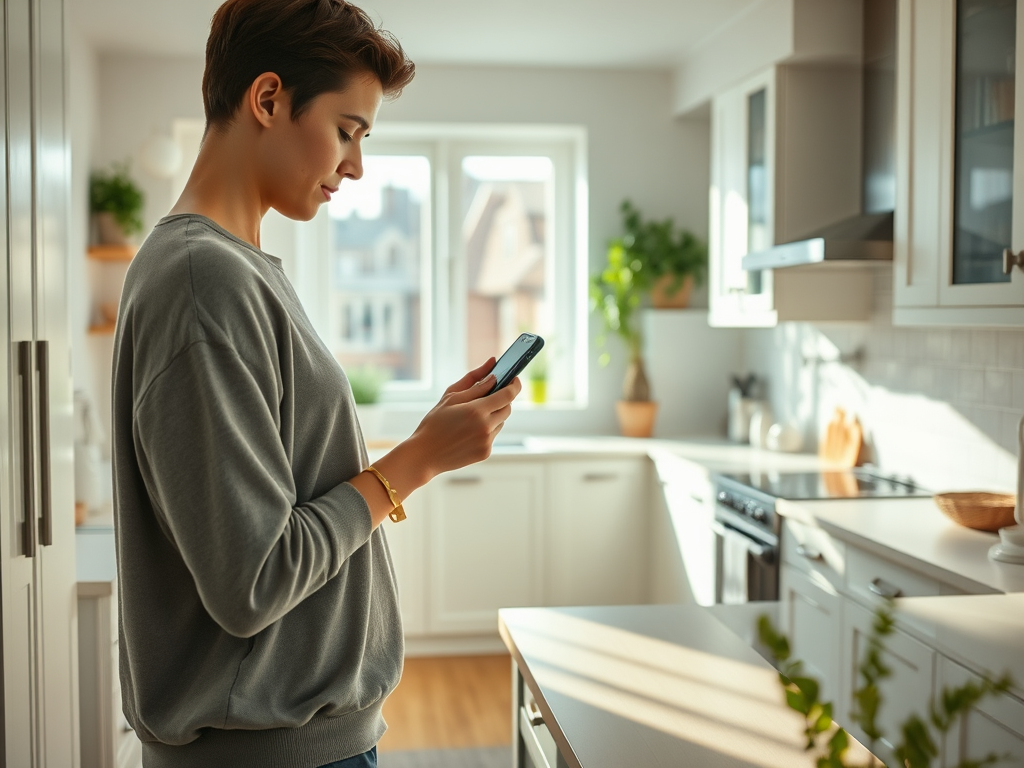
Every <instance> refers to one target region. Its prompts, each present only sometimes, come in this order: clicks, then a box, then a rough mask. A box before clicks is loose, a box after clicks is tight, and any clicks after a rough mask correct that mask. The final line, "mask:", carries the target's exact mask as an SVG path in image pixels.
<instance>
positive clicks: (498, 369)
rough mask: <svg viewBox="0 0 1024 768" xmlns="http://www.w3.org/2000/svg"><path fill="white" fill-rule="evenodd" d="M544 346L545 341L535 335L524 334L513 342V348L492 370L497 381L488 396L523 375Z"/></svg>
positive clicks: (507, 351) (509, 349)
mask: <svg viewBox="0 0 1024 768" xmlns="http://www.w3.org/2000/svg"><path fill="white" fill-rule="evenodd" d="M543 346H544V339H542V338H541V337H540V336H538V335H537V334H535V333H524V334H522V335H521V336H520V337H519V338H518V339H516V340H515V341H513V342H512V346H511V347H509V348H508V349H506V350H505V354H503V355H502V356H501V357H499V358H498V362H496V363H495V364H494V368H492V369H491V373H493V374H494V376H495V377H496V379H497V381H495V382H494V388H493V389H491V391H490V392H488V393H487V394H489V395H490V394H492V393H494V392H497V391H498V390H499V389H501V388H502V387H504V386H506V385H507V384H509V382H511V381H512V379H514V378H515V377H516V376H518V375H519V374H520V373H522V370H523V368H525V367H526V364H527V363H529V362H530V361H531V360H533V358H534V357H536V356H537V353H538V352H540V350H541V348H542V347H543Z"/></svg>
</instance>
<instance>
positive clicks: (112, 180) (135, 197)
mask: <svg viewBox="0 0 1024 768" xmlns="http://www.w3.org/2000/svg"><path fill="white" fill-rule="evenodd" d="M128 171H129V166H128V163H127V162H124V163H115V164H114V165H113V168H112V170H111V171H110V172H109V173H104V172H103V171H95V172H93V174H92V175H91V176H90V177H89V210H90V211H91V212H92V213H110V214H113V216H114V220H115V221H116V222H117V223H118V225H119V226H120V227H121V230H122V231H123V232H124V233H125V234H126V235H136V234H138V233H140V232H142V205H143V202H144V201H145V198H144V197H143V194H142V190H140V189H139V188H138V186H136V184H135V182H134V181H132V179H131V176H130V175H129V173H128Z"/></svg>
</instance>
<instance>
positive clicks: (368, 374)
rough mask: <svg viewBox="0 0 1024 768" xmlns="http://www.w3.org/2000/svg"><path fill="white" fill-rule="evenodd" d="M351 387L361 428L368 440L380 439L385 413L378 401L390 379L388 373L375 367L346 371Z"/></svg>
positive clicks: (355, 368) (357, 367)
mask: <svg viewBox="0 0 1024 768" xmlns="http://www.w3.org/2000/svg"><path fill="white" fill-rule="evenodd" d="M345 375H346V376H347V377H348V383H349V386H350V387H351V388H352V399H353V400H355V402H356V413H357V414H358V416H359V426H360V428H361V429H362V430H363V437H364V438H365V439H366V440H375V439H377V438H379V437H380V432H381V422H382V421H383V419H384V412H383V410H382V409H381V406H380V404H379V403H378V401H379V400H380V393H381V391H382V390H383V389H384V384H385V383H387V380H388V378H389V376H388V372H387V371H385V370H383V369H381V368H378V367H376V366H374V365H361V366H356V367H353V368H349V369H346V371H345Z"/></svg>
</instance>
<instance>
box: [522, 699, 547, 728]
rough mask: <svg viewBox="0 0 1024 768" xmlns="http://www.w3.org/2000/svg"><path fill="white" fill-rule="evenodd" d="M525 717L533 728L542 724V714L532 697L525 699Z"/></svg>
mask: <svg viewBox="0 0 1024 768" xmlns="http://www.w3.org/2000/svg"><path fill="white" fill-rule="evenodd" d="M526 719H527V720H528V721H529V723H530V725H532V726H533V727H534V728H536V727H537V726H538V725H544V715H542V714H541V712H540V709H538V707H537V702H535V701H534V700H533V699H527V701H526Z"/></svg>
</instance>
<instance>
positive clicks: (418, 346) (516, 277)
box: [172, 120, 588, 406]
mask: <svg viewBox="0 0 1024 768" xmlns="http://www.w3.org/2000/svg"><path fill="white" fill-rule="evenodd" d="M202 128H203V124H202V122H201V121H194V120H179V121H175V126H174V134H175V137H176V139H177V140H178V142H179V144H180V145H181V146H182V148H183V151H184V153H185V155H186V158H194V157H195V156H196V155H197V154H198V151H199V141H200V138H201V136H202ZM363 152H364V157H363V171H364V173H363V178H362V179H361V180H359V181H358V182H345V183H343V184H342V185H341V188H340V190H339V191H338V193H337V194H335V195H334V197H333V199H332V200H331V202H330V203H329V204H328V205H327V206H324V207H323V208H321V210H320V212H319V214H318V215H317V217H316V218H315V219H314V220H313V221H312V222H309V223H297V222H292V221H290V220H288V219H286V218H284V217H283V216H281V215H280V214H277V213H276V212H274V211H270V212H268V214H267V216H266V217H265V218H264V220H263V227H262V230H261V238H262V244H263V247H264V249H266V250H267V251H268V252H270V253H273V254H275V255H277V256H279V257H281V259H282V262H283V263H284V268H285V271H286V272H287V273H288V276H289V278H290V279H291V281H292V283H293V284H294V285H295V289H296V291H297V293H298V294H299V297H300V298H301V300H302V303H303V306H304V307H305V308H306V312H307V314H308V315H309V317H310V320H311V321H312V323H313V325H314V326H315V327H316V329H317V331H318V332H319V333H320V336H321V337H322V338H323V340H324V343H325V344H326V345H327V346H328V348H329V349H330V350H331V352H332V353H333V354H334V355H335V357H336V358H337V359H338V361H339V362H340V363H341V364H342V366H344V367H346V368H351V367H358V366H373V367H376V368H378V369H381V370H383V371H385V372H386V374H387V376H388V377H389V380H388V382H387V384H386V386H385V391H384V395H383V399H384V400H385V401H386V402H388V401H390V402H427V401H431V400H434V399H436V398H437V397H438V396H439V395H440V394H441V392H443V391H444V389H445V388H446V387H447V386H448V385H449V384H450V383H451V382H453V381H455V380H457V379H458V378H460V377H461V376H462V375H463V374H464V373H465V372H466V371H467V370H469V369H470V368H474V367H476V366H478V365H479V364H480V363H482V362H483V361H484V360H486V359H487V358H488V357H490V356H492V355H494V356H497V355H499V354H500V353H501V352H503V351H504V350H505V348H506V347H508V346H509V345H510V344H511V343H512V341H514V340H515V338H516V337H517V336H518V335H519V334H520V333H521V332H523V331H532V332H536V333H539V334H540V335H541V336H543V337H544V339H545V341H546V345H545V352H544V357H545V359H544V363H546V370H547V392H548V399H549V401H550V402H552V403H562V404H567V405H570V406H582V405H585V404H586V398H587V373H586V372H587V352H586V328H587V272H588V270H587V256H586V254H587V241H586V231H587V222H586V208H587V187H586V176H585V162H584V158H585V157H586V146H585V133H584V131H583V129H581V128H575V127H565V126H557V127H540V126H514V127H512V126H509V127H495V126H436V125H431V126H421V125H410V124H404V125H390V126H389V125H385V124H378V125H377V126H375V127H374V131H373V136H372V137H371V138H370V139H368V140H367V141H366V142H364V143H363ZM191 165H192V163H191V162H186V163H185V164H184V166H183V169H182V172H181V173H180V174H179V175H178V177H176V178H175V179H173V180H172V193H173V194H174V196H175V197H176V196H177V195H178V194H179V193H180V191H181V188H182V187H183V186H184V183H185V181H186V179H187V178H188V173H189V170H190V169H191ZM539 367H540V366H539V365H538V363H537V362H534V363H533V364H532V365H531V370H537V369H538V368H539Z"/></svg>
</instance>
